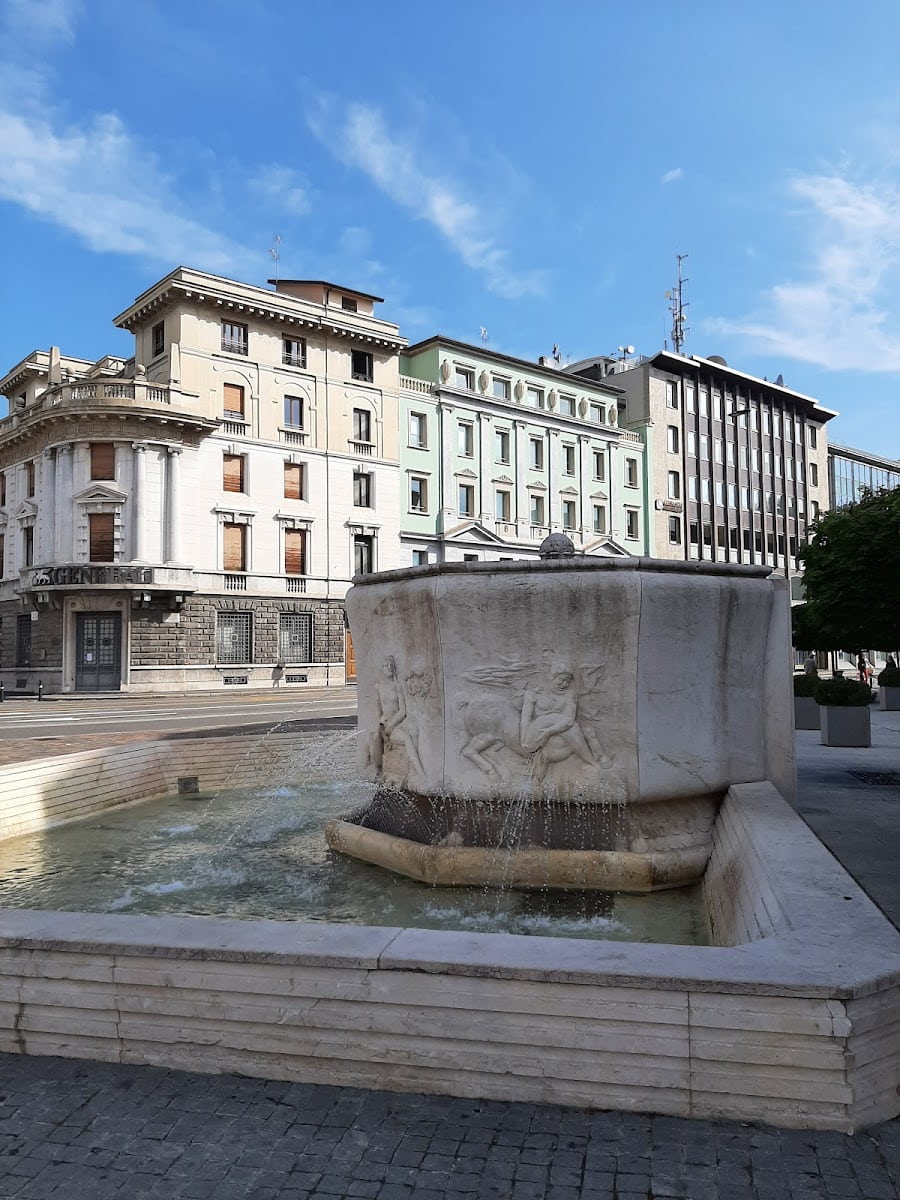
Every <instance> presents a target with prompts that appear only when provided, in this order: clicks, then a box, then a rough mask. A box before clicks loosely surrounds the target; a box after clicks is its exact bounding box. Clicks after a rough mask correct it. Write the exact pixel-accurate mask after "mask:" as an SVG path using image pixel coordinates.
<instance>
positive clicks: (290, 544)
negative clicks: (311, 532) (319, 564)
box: [284, 529, 306, 575]
mask: <svg viewBox="0 0 900 1200" xmlns="http://www.w3.org/2000/svg"><path fill="white" fill-rule="evenodd" d="M284 573H285V575H305V574H306V530H305V529H286V530H285V531H284Z"/></svg>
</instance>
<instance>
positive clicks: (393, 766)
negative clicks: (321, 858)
mask: <svg viewBox="0 0 900 1200" xmlns="http://www.w3.org/2000/svg"><path fill="white" fill-rule="evenodd" d="M564 541H565V539H564ZM347 611H348V615H349V620H350V626H351V630H352V633H353V641H354V646H355V648H356V656H357V673H358V674H357V677H358V686H359V754H360V760H361V766H362V768H363V770H364V772H365V773H366V774H367V776H368V777H369V778H370V779H372V780H374V781H375V782H376V783H377V785H378V789H377V792H376V794H375V797H374V800H373V801H372V803H371V804H370V805H369V806H368V807H366V808H365V809H364V810H362V811H359V812H356V813H352V814H348V816H346V817H345V818H344V819H342V820H340V821H335V822H332V823H331V824H330V825H329V827H328V829H327V837H328V841H329V845H330V846H331V847H332V849H334V850H338V851H341V852H343V853H347V854H351V855H354V856H355V857H357V858H360V859H364V860H366V861H368V862H370V863H375V864H378V865H380V866H383V867H386V868H389V869H391V870H393V871H397V872H400V873H402V874H404V875H408V876H411V877H412V878H415V879H420V880H422V881H424V882H428V883H434V884H444V885H473V884H475V885H477V884H485V885H495V886H509V887H576V888H598V889H602V890H604V891H634V892H643V891H652V890H655V889H657V888H670V887H678V886H681V885H685V884H689V883H692V882H695V881H697V880H698V879H699V878H700V877H701V876H702V874H703V871H704V869H705V867H706V863H707V860H708V857H709V853H710V848H711V832H712V827H713V824H714V822H715V819H716V814H717V811H718V807H719V803H720V801H721V798H722V796H723V795H724V793H725V791H726V790H727V789H728V787H729V786H730V785H731V784H733V783H748V782H755V781H761V780H767V779H768V780H771V781H772V782H774V784H775V786H776V787H777V788H778V789H779V790H780V791H781V792H782V794H783V795H786V796H788V797H790V796H791V795H792V794H793V790H794V764H793V741H792V709H791V704H792V698H791V694H790V639H789V626H790V622H789V599H788V594H787V587H786V583H785V581H784V580H783V579H780V578H778V577H772V576H771V575H770V573H769V569H768V568H764V567H753V566H730V565H726V564H712V563H673V562H669V561H664V560H656V559H642V558H628V559H613V558H602V559H591V558H582V557H577V558H576V557H573V556H571V555H569V556H563V557H555V558H551V557H546V558H544V559H543V560H541V561H534V560H521V561H510V562H502V563H451V564H444V565H440V566H433V567H416V568H410V569H406V570H400V571H389V572H383V573H381V574H374V575H367V576H362V577H358V578H357V579H356V580H355V582H354V586H353V587H352V588H351V590H350V592H349V594H348V596H347Z"/></svg>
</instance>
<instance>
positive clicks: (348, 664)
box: [344, 629, 356, 683]
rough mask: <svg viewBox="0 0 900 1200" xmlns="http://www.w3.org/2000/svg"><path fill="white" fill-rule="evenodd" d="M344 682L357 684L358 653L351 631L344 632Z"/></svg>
mask: <svg viewBox="0 0 900 1200" xmlns="http://www.w3.org/2000/svg"><path fill="white" fill-rule="evenodd" d="M344 682H345V683H356V653H355V651H354V649H353V636H352V634H351V633H350V630H349V629H346V630H345V631H344Z"/></svg>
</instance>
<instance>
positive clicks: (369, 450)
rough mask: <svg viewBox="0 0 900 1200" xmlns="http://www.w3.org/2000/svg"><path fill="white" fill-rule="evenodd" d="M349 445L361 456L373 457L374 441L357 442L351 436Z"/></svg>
mask: <svg viewBox="0 0 900 1200" xmlns="http://www.w3.org/2000/svg"><path fill="white" fill-rule="evenodd" d="M348 445H349V447H350V449H351V450H352V451H353V453H354V454H358V455H359V456H360V458H371V457H372V455H373V454H374V453H375V443H374V442H357V441H355V440H354V439H353V438H351V439H350V441H349V442H348Z"/></svg>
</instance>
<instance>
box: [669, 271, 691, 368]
mask: <svg viewBox="0 0 900 1200" xmlns="http://www.w3.org/2000/svg"><path fill="white" fill-rule="evenodd" d="M686 258H687V255H686V254H676V255H675V262H676V263H677V265H678V278H677V280H676V282H675V286H674V288H672V290H671V291H669V292H666V299H667V300H668V301H669V312H670V313H671V314H672V349H673V350H674V351H675V353H676V354H680V353H681V350H682V347H683V346H684V338H685V334H686V333H687V332H688V329H689V328H690V326H689V325H688V324H687V318H686V317H685V315H684V310H685V309H686V308H687V304H685V302H684V292H683V288H684V285H685V284H686V283H687V282H688V280H687V279H685V278H684V276H683V275H682V274H681V264H682V263H683V262H684V260H685V259H686Z"/></svg>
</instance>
